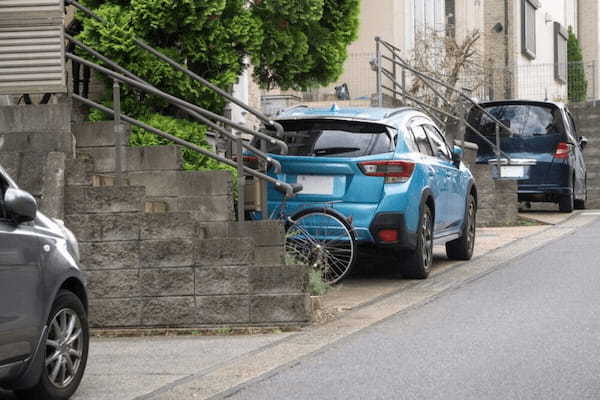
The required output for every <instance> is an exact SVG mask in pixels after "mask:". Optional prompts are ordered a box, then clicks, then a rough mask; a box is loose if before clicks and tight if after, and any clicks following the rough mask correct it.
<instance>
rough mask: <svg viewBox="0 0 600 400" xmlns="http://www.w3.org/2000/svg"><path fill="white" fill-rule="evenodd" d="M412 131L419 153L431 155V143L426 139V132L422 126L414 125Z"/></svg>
mask: <svg viewBox="0 0 600 400" xmlns="http://www.w3.org/2000/svg"><path fill="white" fill-rule="evenodd" d="M412 132H413V134H414V135H415V142H416V143H417V146H418V147H419V153H421V154H426V155H428V156H433V150H431V144H429V139H427V134H426V133H425V130H423V126H421V125H414V126H413V127H412Z"/></svg>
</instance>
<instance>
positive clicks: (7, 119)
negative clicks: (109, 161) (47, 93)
mask: <svg viewBox="0 0 600 400" xmlns="http://www.w3.org/2000/svg"><path fill="white" fill-rule="evenodd" d="M70 108H71V103H70V102H65V103H61V104H49V105H21V106H5V107H0V127H2V128H1V129H0V164H1V165H2V166H3V167H4V168H5V169H6V171H7V172H8V173H9V175H10V176H11V177H12V178H13V179H14V180H15V181H16V182H17V184H18V185H19V186H20V187H21V188H23V189H24V190H27V191H28V192H30V193H31V194H33V195H34V197H35V198H36V199H37V200H38V202H39V203H40V206H41V208H42V210H44V212H45V213H46V214H48V215H49V216H51V217H55V218H62V217H63V206H62V202H63V190H62V189H63V186H64V185H63V180H64V169H65V160H66V159H67V158H69V157H71V156H72V153H73V137H72V134H71V119H70Z"/></svg>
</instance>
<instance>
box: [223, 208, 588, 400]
mask: <svg viewBox="0 0 600 400" xmlns="http://www.w3.org/2000/svg"><path fill="white" fill-rule="evenodd" d="M525 240H526V239H525ZM599 311H600V221H598V220H596V222H594V223H593V224H591V225H588V226H585V227H583V228H579V229H578V230H577V231H576V232H575V233H573V234H571V235H567V236H565V237H563V238H561V239H560V240H558V241H555V242H552V243H550V244H547V245H545V246H544V247H542V248H540V249H538V250H535V251H533V252H530V253H528V254H526V255H524V256H522V257H520V258H518V259H516V260H514V261H512V262H510V263H508V264H506V265H504V266H502V267H500V268H498V269H495V270H494V271H493V272H491V273H489V274H487V275H485V276H483V277H481V278H479V279H477V280H475V281H472V282H470V283H466V284H464V285H463V286H461V287H459V288H457V289H455V290H452V291H449V292H446V293H444V294H442V295H441V296H439V297H437V298H434V299H433V300H432V301H430V302H428V303H427V304H424V305H421V306H418V307H415V308H413V309H411V310H409V311H407V312H403V313H400V314H396V315H394V316H393V317H391V318H389V319H387V320H385V321H383V322H380V323H378V324H376V325H373V326H371V327H369V328H367V329H364V330H361V331H360V332H358V333H356V334H354V335H351V336H349V337H347V338H345V339H342V340H341V341H339V342H337V343H335V344H333V345H330V346H327V347H325V348H324V349H322V350H321V351H319V352H317V353H315V354H312V355H309V356H307V357H305V358H302V359H300V360H299V361H298V362H296V363H293V364H291V365H287V366H285V367H281V368H279V369H277V370H275V371H272V372H270V373H269V374H268V375H267V376H262V377H260V378H258V379H256V380H254V381H253V382H251V383H250V384H246V385H243V386H241V387H237V388H234V389H232V390H230V391H228V392H227V393H225V394H222V395H220V396H219V397H220V398H221V397H227V398H231V399H428V400H432V399H446V400H447V399H461V400H464V399H502V400H505V399H599V398H600V379H599V377H600V318H599V317H600V312H599Z"/></svg>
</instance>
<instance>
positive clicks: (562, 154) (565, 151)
mask: <svg viewBox="0 0 600 400" xmlns="http://www.w3.org/2000/svg"><path fill="white" fill-rule="evenodd" d="M570 152H571V149H570V148H569V144H568V143H565V142H560V143H559V144H558V146H556V153H554V158H561V159H565V158H569V153H570Z"/></svg>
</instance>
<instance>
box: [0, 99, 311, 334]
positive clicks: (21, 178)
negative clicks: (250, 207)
mask: <svg viewBox="0 0 600 400" xmlns="http://www.w3.org/2000/svg"><path fill="white" fill-rule="evenodd" d="M71 117H72V112H71V104H70V102H68V103H64V104H57V105H44V106H10V107H0V124H1V126H2V131H1V132H2V133H0V164H2V165H3V166H4V167H5V168H6V169H7V170H8V171H9V173H10V174H11V175H12V176H13V177H14V178H15V179H16V181H17V183H18V184H19V185H20V186H22V187H23V188H24V189H25V190H28V191H30V192H32V193H33V194H34V195H35V196H36V197H37V198H38V200H39V201H40V206H41V210H42V211H44V212H45V213H48V214H50V215H51V216H54V217H60V218H62V217H63V216H64V219H65V223H66V225H67V226H68V227H69V228H70V229H72V230H73V231H74V233H75V234H76V236H77V237H78V239H79V242H80V250H81V263H80V264H81V267H82V269H83V270H84V271H85V273H86V275H87V277H88V280H89V286H88V288H89V300H90V324H91V325H92V326H94V327H102V328H107V327H108V328H111V327H119V328H129V327H196V326H202V327H206V326H218V325H287V324H303V323H306V322H308V321H310V312H311V309H310V302H309V296H308V294H307V279H308V278H307V277H308V271H307V269H306V267H301V266H290V265H285V262H284V250H283V240H284V232H283V227H282V225H281V223H279V222H247V223H237V222H234V218H233V216H234V213H233V193H232V187H233V186H232V178H231V175H230V174H229V173H227V172H225V171H210V172H201V171H183V170H182V168H181V167H182V159H181V148H179V147H177V146H157V147H146V148H127V150H126V155H127V156H126V162H125V163H124V164H125V178H126V179H125V180H126V181H127V182H126V183H127V185H126V186H120V187H117V186H113V185H114V175H115V172H114V165H115V164H114V155H115V147H114V145H115V140H114V133H113V126H112V123H110V122H109V123H97V124H90V123H78V124H75V125H73V126H71Z"/></svg>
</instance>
